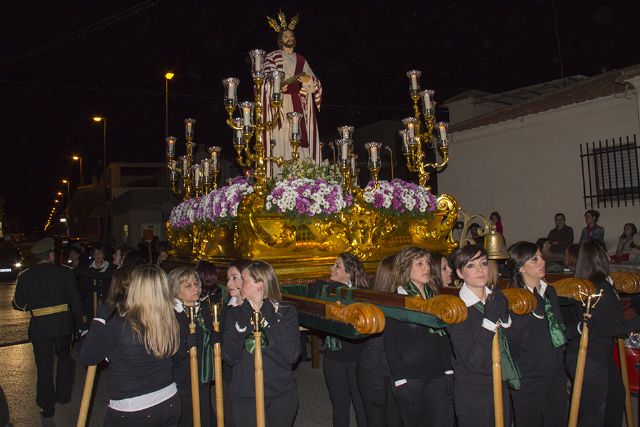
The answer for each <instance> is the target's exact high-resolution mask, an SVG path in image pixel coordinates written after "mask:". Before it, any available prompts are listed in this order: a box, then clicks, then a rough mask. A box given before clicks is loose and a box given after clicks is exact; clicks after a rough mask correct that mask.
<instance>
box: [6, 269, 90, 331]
mask: <svg viewBox="0 0 640 427" xmlns="http://www.w3.org/2000/svg"><path fill="white" fill-rule="evenodd" d="M60 304H68V305H69V311H66V312H61V313H54V314H48V315H45V316H38V317H32V318H31V322H30V323H29V339H31V340H35V339H42V338H48V337H57V336H61V335H71V334H73V333H74V332H76V331H77V330H78V329H86V328H87V323H86V322H87V320H86V316H85V313H84V310H83V308H82V303H81V302H80V295H79V294H78V289H77V288H76V284H75V279H74V276H73V271H72V270H71V269H70V268H68V267H63V266H60V265H57V264H54V263H50V262H40V263H38V264H36V265H35V266H34V267H32V268H30V269H28V270H25V271H24V272H23V273H22V274H20V275H19V276H18V280H17V282H16V291H15V295H14V297H13V307H14V308H15V309H16V310H24V311H31V310H34V309H37V308H45V307H52V306H56V305H60Z"/></svg>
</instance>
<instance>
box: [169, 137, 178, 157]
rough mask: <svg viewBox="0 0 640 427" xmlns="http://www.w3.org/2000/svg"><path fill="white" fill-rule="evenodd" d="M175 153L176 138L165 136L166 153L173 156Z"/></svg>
mask: <svg viewBox="0 0 640 427" xmlns="http://www.w3.org/2000/svg"><path fill="white" fill-rule="evenodd" d="M175 154H176V139H175V138H174V137H172V136H170V137H168V138H167V155H168V156H169V157H173V156H174V155H175Z"/></svg>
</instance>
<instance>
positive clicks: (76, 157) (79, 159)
mask: <svg viewBox="0 0 640 427" xmlns="http://www.w3.org/2000/svg"><path fill="white" fill-rule="evenodd" d="M71 159H72V160H74V161H76V162H80V185H84V176H83V175H82V157H80V156H76V155H74V156H72V157H71Z"/></svg>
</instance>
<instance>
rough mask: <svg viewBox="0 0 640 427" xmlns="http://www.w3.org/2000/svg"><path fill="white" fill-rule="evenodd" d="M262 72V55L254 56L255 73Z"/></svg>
mask: <svg viewBox="0 0 640 427" xmlns="http://www.w3.org/2000/svg"><path fill="white" fill-rule="evenodd" d="M260 71H262V55H260V54H257V55H256V72H257V73H259V72H260Z"/></svg>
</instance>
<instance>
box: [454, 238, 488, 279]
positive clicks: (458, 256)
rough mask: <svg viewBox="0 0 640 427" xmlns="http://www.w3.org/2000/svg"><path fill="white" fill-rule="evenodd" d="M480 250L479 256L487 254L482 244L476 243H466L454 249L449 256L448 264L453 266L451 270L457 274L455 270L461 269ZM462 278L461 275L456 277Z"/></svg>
mask: <svg viewBox="0 0 640 427" xmlns="http://www.w3.org/2000/svg"><path fill="white" fill-rule="evenodd" d="M478 252H480V256H479V257H483V256H487V251H486V249H485V248H483V247H482V246H478V245H466V246H463V247H461V248H458V249H456V250H455V251H454V252H453V253H452V254H451V257H449V261H450V264H451V265H452V266H453V272H454V273H455V274H456V277H457V275H458V273H457V270H460V271H462V269H463V268H464V266H465V265H467V263H468V262H469V261H471V260H472V259H474V258H479V257H476V254H477V253H478ZM458 279H461V280H462V277H458Z"/></svg>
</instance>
